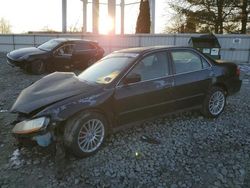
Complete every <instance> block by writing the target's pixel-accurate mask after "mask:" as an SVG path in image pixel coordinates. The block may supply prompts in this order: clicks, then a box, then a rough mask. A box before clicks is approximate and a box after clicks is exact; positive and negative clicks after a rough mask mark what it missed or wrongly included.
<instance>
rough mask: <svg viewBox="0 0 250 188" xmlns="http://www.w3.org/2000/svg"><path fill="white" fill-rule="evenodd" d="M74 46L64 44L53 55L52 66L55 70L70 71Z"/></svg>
mask: <svg viewBox="0 0 250 188" xmlns="http://www.w3.org/2000/svg"><path fill="white" fill-rule="evenodd" d="M73 48H74V44H64V45H63V46H61V47H59V48H58V49H56V50H55V52H54V53H53V59H52V64H53V66H54V68H55V70H63V71H65V70H66V71H69V70H72V68H73V66H72V53H73Z"/></svg>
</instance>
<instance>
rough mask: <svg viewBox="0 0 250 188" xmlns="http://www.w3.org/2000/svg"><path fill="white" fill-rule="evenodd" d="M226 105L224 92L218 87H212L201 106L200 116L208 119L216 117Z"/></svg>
mask: <svg viewBox="0 0 250 188" xmlns="http://www.w3.org/2000/svg"><path fill="white" fill-rule="evenodd" d="M225 105H226V95H225V91H224V90H223V89H222V88H220V87H212V89H211V90H210V91H209V92H208V94H207V96H206V98H205V100H204V102H203V106H202V114H203V115H204V116H205V117H208V118H216V117H218V116H219V115H220V114H221V113H222V112H223V110H224V108H225Z"/></svg>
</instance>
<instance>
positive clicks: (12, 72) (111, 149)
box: [0, 58, 250, 188]
mask: <svg viewBox="0 0 250 188" xmlns="http://www.w3.org/2000/svg"><path fill="white" fill-rule="evenodd" d="M248 68H249V67H248V66H242V70H244V71H246V72H247V71H248V70H249V69H248ZM248 73H249V72H248ZM43 76H44V75H43ZM41 77H42V76H34V75H26V74H24V73H23V72H22V71H21V70H20V69H18V68H11V67H9V66H8V65H7V64H6V63H5V60H4V59H3V58H2V59H0V187H1V188H4V187H69V186H71V187H114V188H117V187H171V188H177V187H183V188H185V187H229V188H232V187H242V188H245V187H250V123H249V122H250V97H249V93H250V82H249V78H250V74H249V75H247V74H244V75H243V76H242V79H244V82H243V85H242V89H241V91H240V92H239V93H238V94H236V95H235V96H233V97H230V98H229V99H228V101H227V107H226V109H225V112H224V113H223V114H222V115H221V116H220V117H219V118H218V119H214V120H208V119H205V118H203V117H202V116H201V115H200V114H199V113H198V112H188V113H184V114H178V115H175V116H171V117H163V118H160V119H156V120H153V121H149V122H145V123H144V124H142V125H140V126H137V127H134V128H131V129H129V130H125V131H122V132H119V133H116V134H114V135H113V136H111V137H110V138H108V139H107V142H106V144H105V146H104V147H103V148H102V149H101V150H100V151H99V152H98V153H96V154H95V155H94V156H91V157H88V158H84V159H76V158H74V157H70V159H69V161H68V164H67V166H65V169H66V170H65V171H66V173H65V176H64V178H63V179H62V180H57V179H56V177H55V173H54V172H55V163H54V158H53V156H52V155H51V153H50V151H48V150H45V149H41V148H39V147H34V148H30V149H21V150H18V149H17V148H16V146H14V145H13V143H14V139H13V138H12V136H11V128H12V126H11V125H10V123H11V122H12V121H13V120H14V119H15V115H13V114H10V113H8V110H9V109H10V107H11V106H12V104H13V102H14V101H15V99H16V97H17V96H18V94H19V93H20V91H21V90H22V89H23V88H25V87H27V86H29V85H30V84H31V83H32V82H34V81H36V80H38V79H39V78H41ZM142 135H148V136H151V137H154V138H156V139H158V140H159V141H160V143H159V144H152V143H148V142H143V141H142V140H141V136H142Z"/></svg>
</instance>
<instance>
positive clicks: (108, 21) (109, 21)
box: [99, 16, 114, 35]
mask: <svg viewBox="0 0 250 188" xmlns="http://www.w3.org/2000/svg"><path fill="white" fill-rule="evenodd" d="M113 28H114V22H113V18H112V17H110V16H106V17H101V18H100V20H99V32H100V34H105V35H107V34H109V33H110V32H111V31H112V30H113Z"/></svg>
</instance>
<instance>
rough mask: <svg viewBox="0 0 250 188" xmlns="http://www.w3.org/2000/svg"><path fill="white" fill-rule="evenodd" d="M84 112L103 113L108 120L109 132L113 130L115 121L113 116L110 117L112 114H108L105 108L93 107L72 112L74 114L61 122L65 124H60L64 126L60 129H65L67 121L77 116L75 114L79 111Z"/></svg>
mask: <svg viewBox="0 0 250 188" xmlns="http://www.w3.org/2000/svg"><path fill="white" fill-rule="evenodd" d="M82 112H95V113H98V114H101V115H102V116H103V117H104V118H105V119H106V120H107V122H108V133H110V132H112V128H113V123H114V122H113V120H112V117H110V115H108V114H107V113H105V112H104V111H103V110H101V109H98V108H91V109H85V110H80V111H78V112H76V113H74V114H72V115H71V116H69V117H68V118H67V119H66V120H64V121H62V122H61V124H62V125H63V126H60V127H62V128H60V129H64V126H65V124H66V122H67V120H68V119H69V118H72V117H73V116H75V115H77V114H79V113H82Z"/></svg>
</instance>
